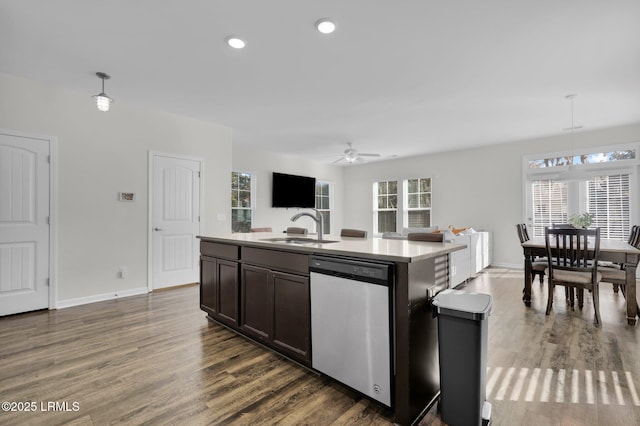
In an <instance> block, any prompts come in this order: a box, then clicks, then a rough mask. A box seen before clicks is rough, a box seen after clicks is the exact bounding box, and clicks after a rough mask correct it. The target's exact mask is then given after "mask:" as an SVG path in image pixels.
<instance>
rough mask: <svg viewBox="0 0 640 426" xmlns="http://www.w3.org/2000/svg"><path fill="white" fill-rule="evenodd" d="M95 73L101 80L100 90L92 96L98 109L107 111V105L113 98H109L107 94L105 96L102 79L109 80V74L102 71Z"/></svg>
mask: <svg viewBox="0 0 640 426" xmlns="http://www.w3.org/2000/svg"><path fill="white" fill-rule="evenodd" d="M96 75H97V76H98V78H99V79H101V80H102V92H100V93H98V94H97V95H93V98H95V100H96V104H97V106H98V109H99V110H100V111H104V112H107V111H109V106H111V102H113V99H111V98H110V97H109V96H107V94H106V93H104V81H105V80H109V79H110V78H111V76H109V75H108V74H105V73H103V72H97V73H96Z"/></svg>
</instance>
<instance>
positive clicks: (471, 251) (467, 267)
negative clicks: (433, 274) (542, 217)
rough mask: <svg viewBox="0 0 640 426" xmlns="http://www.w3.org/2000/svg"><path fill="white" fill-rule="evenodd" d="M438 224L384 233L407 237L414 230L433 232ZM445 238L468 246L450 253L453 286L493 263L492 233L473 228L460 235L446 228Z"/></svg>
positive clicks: (450, 271) (385, 235)
mask: <svg viewBox="0 0 640 426" xmlns="http://www.w3.org/2000/svg"><path fill="white" fill-rule="evenodd" d="M437 229H438V227H437V226H432V227H429V228H403V229H402V232H401V233H397V232H391V233H385V234H383V235H382V238H388V239H406V238H407V235H409V234H410V233H414V232H416V233H417V232H433V231H435V230H437ZM442 232H443V233H444V240H445V241H447V242H451V243H457V244H465V245H466V246H467V247H466V248H465V249H463V250H458V251H455V252H453V253H451V254H450V255H449V283H450V284H449V285H450V286H451V287H452V288H453V287H456V286H458V285H460V284H462V283H463V282H465V281H467V280H468V279H469V278H471V276H472V275H474V274H477V273H478V272H480V271H481V270H483V269H484V268H486V267H488V266H489V265H490V264H491V260H492V258H491V253H492V250H491V233H490V232H487V231H476V230H473V229H471V228H469V229H468V230H465V231H463V232H461V233H459V234H458V235H454V234H453V232H451V231H450V230H448V229H446V230H443V231H442Z"/></svg>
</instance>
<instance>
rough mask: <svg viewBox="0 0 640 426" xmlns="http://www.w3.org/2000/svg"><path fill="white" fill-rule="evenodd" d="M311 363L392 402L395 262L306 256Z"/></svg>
mask: <svg viewBox="0 0 640 426" xmlns="http://www.w3.org/2000/svg"><path fill="white" fill-rule="evenodd" d="M309 270H310V281H311V283H310V285H311V365H312V367H313V368H314V369H316V370H318V371H320V372H322V373H324V374H326V375H327V376H330V377H333V378H334V379H336V380H338V381H340V382H342V383H344V384H345V385H347V386H349V387H351V388H353V389H355V390H357V391H359V392H361V393H363V394H365V395H367V396H369V397H371V398H373V399H375V400H377V401H379V402H381V403H382V404H384V405H386V406H387V407H391V401H392V393H393V392H392V386H393V377H392V372H393V368H392V365H393V350H392V349H393V348H392V343H393V328H392V326H393V322H392V312H393V305H392V303H391V301H392V300H393V297H392V284H393V264H392V263H378V262H369V261H362V260H361V259H350V258H342V257H339V258H338V257H326V256H318V255H314V256H311V258H310V266H309Z"/></svg>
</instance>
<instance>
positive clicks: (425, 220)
mask: <svg viewBox="0 0 640 426" xmlns="http://www.w3.org/2000/svg"><path fill="white" fill-rule="evenodd" d="M404 200H405V201H404V206H405V208H404V210H403V221H402V223H403V226H406V227H408V228H426V227H429V226H431V178H419V179H406V180H405V181H404Z"/></svg>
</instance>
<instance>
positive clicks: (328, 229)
mask: <svg viewBox="0 0 640 426" xmlns="http://www.w3.org/2000/svg"><path fill="white" fill-rule="evenodd" d="M321 184H323V185H327V188H328V190H329V195H327V196H326V198H327V200H328V202H329V208H328V209H319V208H318V197H324V195H322V194H320V195H318V185H321ZM333 189H334V183H333V182H331V181H328V180H322V179H316V195H315V197H316V204H315V208H316V210H318V211H319V212H321V213H323V216H322V217H323V221H324V223H323V224H324V225H325V226H324V228H323V232H324V233H325V234H330V233H331V226H332V218H333ZM324 212H329V217H328V219H327V220H326V221H325V216H324ZM327 224H328V225H329V226H326V225H327ZM313 226H314V227H317V225H316V224H315V222H314V225H313ZM315 231H316V232H317V231H318V230H317V229H316V230H315Z"/></svg>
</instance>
